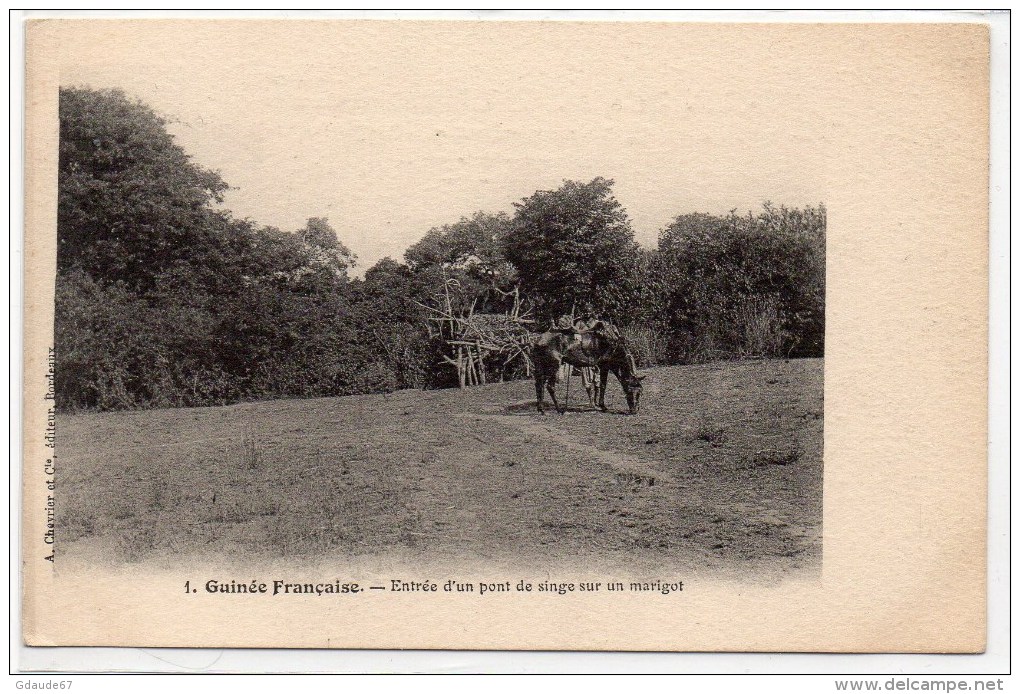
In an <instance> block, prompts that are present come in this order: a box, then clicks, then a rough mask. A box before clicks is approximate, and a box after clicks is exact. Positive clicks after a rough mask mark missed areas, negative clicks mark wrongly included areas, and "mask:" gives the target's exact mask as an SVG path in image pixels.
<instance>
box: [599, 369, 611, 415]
mask: <svg viewBox="0 0 1020 694" xmlns="http://www.w3.org/2000/svg"><path fill="white" fill-rule="evenodd" d="M608 381H609V369H608V368H607V367H605V366H600V367H599V409H600V410H602V411H603V412H605V411H606V383H607V382H608Z"/></svg>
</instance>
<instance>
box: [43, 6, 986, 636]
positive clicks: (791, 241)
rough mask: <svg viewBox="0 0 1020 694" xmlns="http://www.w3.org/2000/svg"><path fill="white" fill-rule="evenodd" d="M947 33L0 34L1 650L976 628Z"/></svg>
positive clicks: (955, 109) (976, 135) (243, 24)
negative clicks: (1, 148)
mask: <svg viewBox="0 0 1020 694" xmlns="http://www.w3.org/2000/svg"><path fill="white" fill-rule="evenodd" d="M974 29H975V27H973V26H971V27H967V26H964V25H943V26H941V27H937V26H935V25H930V26H922V25H914V26H907V25H900V26H895V25H872V26H864V25H850V24H843V25H836V24H832V25H823V24H815V25H809V24H792V23H786V24H782V23H776V24H759V25H756V24H743V25H740V24H725V23H714V24H712V23H705V24H698V23H686V22H661V23H660V22H637V21H633V22H611V21H591V22H572V21H492V20H489V21H381V20H336V19H318V20H286V21H284V20H278V21H270V20H257V21H256V20H250V21H244V20H183V19H175V20H158V21H156V20H151V21H150V20H144V19H141V20H139V19H135V20H89V19H74V20H72V19H56V20H48V19H43V20H38V21H30V22H28V23H27V29H26V37H27V38H26V46H27V56H28V57H27V72H26V94H27V95H28V96H27V102H26V103H27V106H26V109H27V110H26V113H27V119H26V161H27V162H28V163H29V164H28V168H27V173H26V189H27V191H28V198H27V203H26V248H27V253H26V259H27V260H26V262H27V263H28V266H27V267H29V268H30V269H31V271H32V272H31V278H32V279H31V281H30V283H29V286H28V287H27V289H26V306H27V307H26V315H31V316H33V317H34V319H33V320H32V321H31V322H30V323H26V358H25V359H26V362H25V373H26V377H25V378H26V401H25V402H26V419H25V421H26V424H25V440H26V442H27V445H26V449H25V450H26V452H25V470H26V472H25V483H24V484H25V498H26V500H27V501H26V506H25V508H26V511H25V516H24V517H25V523H24V527H23V537H24V543H25V550H24V566H25V569H24V570H25V572H26V574H25V575H26V583H27V590H26V605H27V607H26V625H27V626H26V634H27V635H28V636H27V640H28V641H29V643H32V644H35V645H94V646H102V645H135V646H214V647H317V648H468V649H483V648H508V649H537V650H545V649H557V648H562V649H586V650H614V649H615V650H637V651H641V650H649V651H650V650H702V651H713V650H735V649H741V650H750V651H760V650H802V651H803V650H835V651H839V650H879V649H883V648H890V647H893V648H901V649H907V650H923V649H933V648H942V649H946V650H950V649H958V650H960V649H962V650H974V649H977V648H980V647H981V643H982V642H981V638H982V637H981V633H982V632H981V628H982V625H983V623H984V622H983V620H984V613H983V612H982V605H983V603H982V599H983V595H984V592H983V591H984V588H983V584H982V583H981V579H980V576H979V573H980V572H982V571H983V570H984V568H983V564H981V563H980V562H979V561H977V559H976V558H977V557H979V555H980V552H981V551H982V547H983V543H984V534H983V532H984V531H983V526H981V525H980V523H979V521H980V519H981V518H982V515H981V514H982V509H983V506H982V504H983V497H982V496H981V494H983V490H984V486H983V485H984V479H985V478H984V476H983V468H982V467H981V457H980V456H981V451H982V449H981V446H982V445H983V440H984V439H983V437H984V432H983V429H982V426H983V420H978V419H975V418H974V417H973V416H971V415H972V413H973V412H976V411H977V410H975V408H976V407H978V406H979V405H980V404H981V403H982V402H984V400H983V397H984V395H983V393H984V391H983V390H982V388H983V387H984V386H983V381H982V380H981V377H982V374H983V373H984V372H983V371H982V369H983V368H984V367H983V363H984V362H983V361H981V359H982V358H983V357H981V354H982V353H981V351H980V350H981V345H982V342H981V340H982V339H983V337H982V336H983V335H984V333H982V329H983V328H982V324H980V322H975V321H972V320H969V319H967V318H965V317H966V316H979V315H983V314H981V310H983V309H982V306H983V303H982V302H984V301H986V296H985V294H984V293H983V291H982V282H983V281H984V279H983V278H984V277H986V275H987V268H986V267H985V266H983V265H982V263H983V262H984V261H985V257H986V256H985V255H984V253H985V250H984V248H985V247H984V246H983V245H982V244H983V243H984V238H985V237H986V235H987V220H986V219H985V218H982V217H981V216H980V210H981V207H980V205H981V204H982V199H983V198H982V196H983V195H984V196H985V197H986V195H987V193H986V191H987V185H986V183H987V181H986V180H984V179H982V178H981V173H980V172H981V171H982V168H981V167H982V166H984V165H985V163H986V157H987V151H986V149H982V147H983V146H984V145H982V142H983V140H982V132H983V131H982V127H983V126H982V122H983V121H982V117H983V116H984V117H986V115H987V113H986V111H985V110H983V109H985V106H984V105H983V104H984V102H983V101H981V99H982V98H984V96H986V93H987V89H986V87H987V82H986V80H987V75H986V73H985V72H983V70H985V69H986V68H987V53H986V51H987V35H986V34H985V35H982V34H981V31H980V27H978V28H977V29H979V30H977V31H975V30H974ZM982 41H984V43H982ZM982 61H984V62H982ZM982 85H984V86H982ZM983 90H984V91H983ZM908 97H909V98H908ZM918 171H925V172H928V173H927V174H926V175H925V176H920V175H917V172H918ZM982 186H984V188H982ZM936 231H937V233H936ZM947 259H951V260H947ZM983 273H984V274H983ZM26 276H28V275H26ZM961 317H964V318H963V319H962V320H961ZM950 324H952V325H954V326H955V327H954V329H953V330H950V331H947V330H946V329H945V326H947V325H950ZM950 337H951V338H952V339H951V346H949V345H950V342H949V338H950ZM944 345H945V346H944ZM975 355H977V356H976V357H975ZM961 363H966V364H969V365H970V368H969V370H960V368H959V364H961ZM934 388H944V389H950V388H953V389H955V390H953V396H952V400H951V401H949V400H947V399H946V398H944V397H941V396H940V392H941V391H934V390H932V389H934ZM933 432H938V434H939V436H941V437H943V439H942V440H943V441H951V442H952V444H951V446H949V447H946V448H944V449H936V448H934V447H933V444H932V438H931V437H932V436H933V435H934V434H933ZM950 498H952V499H953V501H952V508H953V514H955V515H949V514H947V513H946V512H945V509H946V508H948V507H947V505H946V504H948V503H950V502H948V501H945V500H946V499H950ZM940 500H941V501H940ZM932 602H937V603H938V604H939V606H940V610H941V612H939V614H940V615H941V617H940V619H945V620H949V621H950V622H951V623H953V624H954V625H956V630H955V631H948V630H946V629H944V628H943V626H942V625H941V624H938V623H936V621H935V620H934V617H933V616H932V615H934V614H935V613H934V612H933V611H932V610H930V609H929V608H928V607H925V606H926V605H929V603H932ZM169 615H173V617H172V618H170V617H169ZM904 615H909V618H907V617H905V616H904ZM100 617H101V619H100ZM763 623H767V624H768V625H769V628H768V629H762V628H761V625H762V624H763ZM267 624H273V625H274V626H273V628H272V629H269V628H267V627H266V625H267ZM511 624H512V625H513V627H512V628H510V627H508V626H507V625H511Z"/></svg>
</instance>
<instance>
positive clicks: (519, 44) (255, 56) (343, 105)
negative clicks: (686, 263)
mask: <svg viewBox="0 0 1020 694" xmlns="http://www.w3.org/2000/svg"><path fill="white" fill-rule="evenodd" d="M62 29H63V31H65V34H66V39H65V40H62V41H61V42H60V49H59V50H60V55H59V56H55V57H57V58H58V61H59V70H60V75H59V79H60V83H61V84H63V85H76V86H83V85H84V86H91V87H118V88H121V89H123V90H124V91H126V92H127V93H128V94H129V95H132V96H136V97H138V98H139V99H141V100H142V101H144V102H146V103H147V104H149V105H150V106H152V107H153V108H154V109H156V110H157V111H158V112H159V113H161V114H163V115H165V116H167V117H169V118H171V119H172V120H173V123H172V125H171V131H172V132H173V133H174V135H175V136H176V138H177V140H178V142H179V143H180V144H181V145H182V146H183V147H184V148H185V150H186V151H187V152H188V153H189V154H191V155H192V156H193V158H194V160H195V161H196V162H197V163H199V164H201V165H203V166H205V167H207V168H211V169H215V170H218V171H219V172H220V174H221V175H222V177H223V178H224V179H225V180H226V181H227V183H229V184H230V185H231V186H232V189H231V190H230V191H229V192H228V193H227V194H226V199H225V203H224V206H225V207H226V208H227V209H229V210H231V211H232V212H233V213H234V214H235V215H236V216H238V217H250V218H252V219H253V220H255V221H257V222H259V223H261V224H267V225H273V226H277V227H280V228H282V229H286V230H296V229H298V228H300V227H301V226H303V224H304V222H305V220H306V219H307V218H308V217H312V216H319V217H327V218H328V219H329V221H330V223H331V224H332V225H333V227H334V228H335V229H336V231H337V233H338V235H339V237H340V239H341V240H342V241H343V242H344V243H345V244H346V245H347V246H348V247H349V248H351V250H353V251H354V252H355V253H356V254H357V255H358V257H359V268H358V270H359V273H360V272H363V271H364V270H365V269H366V268H367V267H370V266H371V265H372V264H374V263H375V262H376V261H378V260H379V259H381V258H383V257H385V256H390V257H393V258H396V259H399V258H401V257H402V255H403V252H404V250H405V249H406V248H407V247H408V246H409V245H411V244H413V243H414V242H416V241H417V240H418V239H420V238H421V237H422V236H424V234H425V233H426V232H427V231H428V230H429V229H430V228H432V227H434V226H438V225H442V224H447V223H452V222H455V221H457V220H458V219H460V218H461V217H463V216H469V215H470V214H472V213H473V212H475V211H477V210H485V211H489V212H497V211H501V210H502V211H507V212H512V211H513V203H514V202H515V201H519V200H521V199H522V198H524V197H525V196H528V195H530V194H531V193H533V192H534V191H536V190H548V189H553V188H556V187H558V186H559V185H560V184H561V183H562V182H563V181H564V180H567V179H571V180H584V181H587V180H590V179H592V178H594V177H595V176H603V177H605V178H611V179H613V180H614V181H615V186H614V191H615V194H616V197H617V199H618V200H619V201H620V203H621V204H622V205H623V206H624V208H626V210H627V212H628V214H629V215H630V218H631V220H632V226H633V229H634V232H635V237H636V239H637V240H638V241H639V242H640V243H642V244H643V245H647V246H654V245H655V243H656V239H657V237H658V234H659V232H660V231H661V230H662V229H663V228H664V227H665V226H666V225H667V224H668V223H669V222H670V220H671V219H673V218H674V217H675V216H677V215H678V214H683V213H688V212H710V213H725V212H728V211H729V210H730V209H733V208H736V209H738V210H740V211H746V210H747V209H755V208H758V207H759V206H760V205H761V203H762V202H763V201H765V200H770V201H772V202H774V203H776V204H786V205H789V206H804V205H816V204H818V203H820V202H824V201H825V199H826V198H825V189H824V180H825V175H824V174H825V171H824V169H823V167H824V166H825V161H826V159H825V142H824V139H825V128H824V127H821V128H820V127H819V123H818V114H816V113H814V112H813V111H812V109H811V107H810V104H811V103H812V96H813V95H816V94H817V93H818V92H819V91H824V90H825V89H826V88H827V85H826V84H825V82H824V79H823V77H822V75H823V73H824V72H826V71H825V70H817V71H816V70H815V69H813V68H814V66H815V63H813V62H812V61H810V60H803V59H802V52H803V50H804V48H805V47H804V46H802V45H800V43H799V42H800V37H799V35H798V34H797V32H796V31H792V30H790V29H789V28H787V27H784V26H782V25H772V26H771V27H770V28H769V29H768V30H767V31H766V30H765V29H763V28H759V30H757V31H741V32H738V33H734V32H732V31H730V30H727V29H726V28H725V27H721V26H719V25H714V26H713V25H689V24H688V25H670V24H650V23H630V24H615V23H612V24H611V23H587V24H582V23H564V22H556V23H549V22H546V23H534V22H513V23H504V22H499V23H497V22H428V23H425V22H408V21H404V22H380V21H367V22H350V21H347V22H344V21H312V22H308V21H275V22H260V21H241V22H237V21H234V22H210V21H206V22H181V21H177V22H155V21H141V22H139V21H135V22H111V21H107V22H96V21H93V22H67V23H66V24H65V26H64V27H63V28H62ZM30 40H31V38H30ZM816 44H817V40H816V41H815V44H813V45H812V48H813V49H815V48H816ZM830 69H831V66H830Z"/></svg>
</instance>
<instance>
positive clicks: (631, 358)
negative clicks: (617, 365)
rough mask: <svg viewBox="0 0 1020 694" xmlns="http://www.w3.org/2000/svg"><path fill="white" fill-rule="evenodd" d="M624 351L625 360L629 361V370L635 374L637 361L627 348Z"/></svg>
mask: <svg viewBox="0 0 1020 694" xmlns="http://www.w3.org/2000/svg"><path fill="white" fill-rule="evenodd" d="M626 352H627V361H628V362H630V372H631V373H632V374H636V373H637V362H635V361H634V354H633V353H632V352H631V351H630V350H629V349H628V350H626Z"/></svg>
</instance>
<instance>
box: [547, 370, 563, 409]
mask: <svg viewBox="0 0 1020 694" xmlns="http://www.w3.org/2000/svg"><path fill="white" fill-rule="evenodd" d="M546 389H547V390H548V391H549V397H550V398H552V403H553V407H555V408H556V411H557V412H559V413H560V414H563V410H561V409H560V403H559V401H557V400H556V379H554V378H551V379H549V380H548V381H547V382H546Z"/></svg>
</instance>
